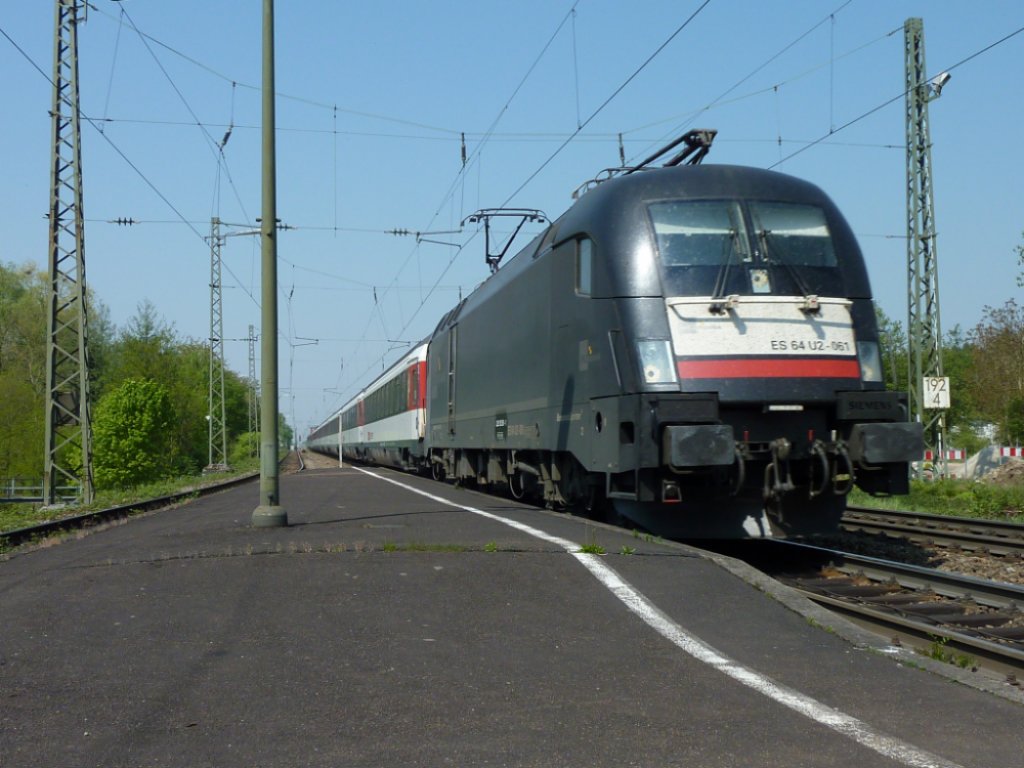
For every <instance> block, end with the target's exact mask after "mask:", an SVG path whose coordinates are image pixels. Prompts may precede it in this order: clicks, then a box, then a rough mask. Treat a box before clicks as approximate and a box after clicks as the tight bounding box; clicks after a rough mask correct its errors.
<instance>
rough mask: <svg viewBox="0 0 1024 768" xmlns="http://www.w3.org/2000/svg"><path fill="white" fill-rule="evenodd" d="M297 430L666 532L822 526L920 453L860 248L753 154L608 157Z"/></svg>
mask: <svg viewBox="0 0 1024 768" xmlns="http://www.w3.org/2000/svg"><path fill="white" fill-rule="evenodd" d="M497 259H498V257H494V258H492V257H491V255H490V253H489V249H488V261H489V262H490V263H491V264H492V267H494V268H493V271H492V274H491V275H490V277H489V278H487V279H486V280H484V281H483V282H482V283H481V284H480V285H479V286H478V287H477V288H476V289H475V290H474V291H473V292H472V293H470V294H469V295H468V296H466V297H465V298H464V299H463V300H462V301H460V302H459V303H458V304H457V305H456V306H454V307H452V308H451V310H450V311H448V312H447V313H446V314H445V315H444V316H443V317H442V318H441V319H440V321H439V322H438V323H437V326H436V328H435V329H434V331H433V332H432V333H431V334H430V336H429V337H428V338H426V339H424V340H423V341H422V342H420V343H418V344H416V345H414V346H413V348H411V349H410V351H409V352H408V353H407V354H406V355H404V356H403V357H402V358H401V359H400V360H399V361H398V362H397V363H395V364H394V365H393V366H391V367H390V368H389V369H388V370H386V371H385V372H383V373H382V374H381V376H379V377H378V378H377V379H376V380H375V381H374V382H373V383H372V384H370V385H369V386H368V387H366V388H365V389H364V390H363V391H361V392H359V393H358V394H357V395H356V396H355V397H353V398H352V399H351V400H350V401H349V402H347V403H345V404H344V405H343V406H342V407H341V408H340V409H339V410H338V411H337V412H336V413H334V414H332V415H331V417H330V418H328V419H327V420H326V421H325V422H324V423H323V424H321V425H320V426H319V427H318V428H316V429H315V430H314V431H313V432H312V433H311V435H310V437H309V439H308V441H307V444H308V446H309V447H310V448H311V449H313V450H317V451H322V452H325V453H330V454H332V455H335V456H339V455H340V456H344V457H346V458H348V459H350V460H357V461H364V462H372V463H376V464H381V465H387V466H391V467H396V468H399V469H403V470H408V471H416V472H422V473H429V474H430V475H432V476H433V477H434V478H435V479H438V480H442V479H444V480H448V481H453V482H456V483H458V484H460V485H464V486H475V487H479V488H481V489H484V490H489V491H497V492H502V493H506V494H508V495H511V496H512V497H513V498H516V499H528V500H531V499H532V500H534V501H536V502H538V503H543V504H544V505H546V506H548V507H550V508H554V509H572V510H578V511H580V512H581V513H582V514H588V515H593V516H596V517H603V518H605V519H610V520H613V521H617V522H625V523H628V524H630V525H633V526H636V527H639V528H642V529H644V530H647V531H651V532H654V533H657V534H659V535H664V536H672V537H676V538H748V537H768V536H785V537H793V536H804V535H809V534H816V533H827V532H833V531H835V530H837V529H838V526H839V520H840V517H841V515H842V513H843V511H844V509H845V506H846V497H847V494H848V493H849V492H850V490H851V489H853V488H854V487H859V488H860V489H862V490H864V491H866V492H868V493H870V494H872V495H882V496H884V495H892V494H902V493H906V492H907V491H908V483H909V480H908V477H909V464H910V462H912V461H917V460H919V459H920V458H921V456H922V453H923V436H922V427H921V424H920V423H916V422H913V421H911V420H910V419H909V417H908V410H907V396H906V394H905V393H900V392H895V391H890V390H888V389H887V388H886V385H885V382H884V380H883V371H882V362H881V354H880V346H879V336H878V329H877V324H876V316H875V308H874V303H873V301H872V295H871V289H870V284H869V280H868V275H867V270H866V267H865V263H864V258H863V255H862V253H861V251H860V248H859V246H858V244H857V241H856V239H855V237H854V235H853V233H852V231H851V229H850V227H849V225H848V223H847V222H846V220H845V219H844V218H843V216H842V214H841V213H840V211H839V210H838V208H837V207H836V206H835V204H834V203H833V202H832V201H831V200H830V199H829V197H828V196H827V195H826V194H825V193H824V192H823V191H822V190H821V189H819V188H818V187H817V186H815V185H813V184H811V183H809V182H807V181H804V180H801V179H798V178H795V177H792V176H789V175H785V174H782V173H778V172H774V171H768V170H764V169H758V168H751V167H743V166H732V165H718V164H714V165H708V164H682V163H676V164H666V165H664V166H660V167H643V168H632V169H627V170H626V171H620V172H615V173H608V174H606V176H605V178H604V179H603V180H601V182H600V183H598V182H597V181H596V180H595V182H593V183H591V184H589V185H585V187H583V188H582V190H581V193H580V194H578V196H577V197H576V200H575V202H574V203H573V204H572V206H571V207H569V209H568V210H567V211H566V212H565V213H564V214H562V215H561V216H560V217H558V218H557V219H556V220H554V221H551V222H550V223H548V225H547V226H546V228H545V229H544V230H543V231H542V232H540V233H539V234H538V235H537V236H536V237H534V238H533V239H532V241H531V242H530V243H529V244H528V245H526V247H524V248H522V249H521V250H520V251H519V252H518V253H517V254H515V255H514V256H513V257H512V258H510V259H509V260H508V261H507V263H505V264H503V265H501V266H500V268H497V267H498V265H497V263H496V262H497Z"/></svg>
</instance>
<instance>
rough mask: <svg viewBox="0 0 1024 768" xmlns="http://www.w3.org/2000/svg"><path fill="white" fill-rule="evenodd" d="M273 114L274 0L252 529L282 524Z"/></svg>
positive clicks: (267, 71) (268, 55)
mask: <svg viewBox="0 0 1024 768" xmlns="http://www.w3.org/2000/svg"><path fill="white" fill-rule="evenodd" d="M274 130H275V115H274V0H263V217H262V220H261V222H260V244H261V255H262V288H261V315H262V317H261V323H262V326H263V327H262V330H261V332H260V333H261V335H262V338H261V339H260V353H261V355H262V357H261V360H260V379H261V384H260V389H261V390H262V392H263V412H262V413H261V414H260V453H261V456H260V504H259V506H258V507H256V509H255V510H253V513H252V524H253V526H254V527H257V528H276V527H280V526H285V525H288V512H287V511H286V510H285V508H284V507H282V506H281V497H280V492H279V486H278V480H279V477H278V463H277V448H278V440H277V419H278V416H277V414H278V410H277V400H278V398H277V166H276V157H275V154H276V152H275V150H276V147H275V141H274V138H275V137H274Z"/></svg>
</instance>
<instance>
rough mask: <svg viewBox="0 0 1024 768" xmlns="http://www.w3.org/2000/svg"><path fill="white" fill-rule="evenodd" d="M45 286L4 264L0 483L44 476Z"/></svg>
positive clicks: (0, 284) (0, 278)
mask: <svg viewBox="0 0 1024 768" xmlns="http://www.w3.org/2000/svg"><path fill="white" fill-rule="evenodd" d="M46 386H47V384H46V281H45V278H44V276H43V275H42V273H40V272H39V271H38V270H36V269H35V267H33V266H30V265H29V266H24V267H15V266H14V265H12V264H9V265H2V264H0V477H14V476H19V477H31V478H38V477H40V476H42V474H43V440H44V429H43V427H44V423H45V414H44V408H45V402H46Z"/></svg>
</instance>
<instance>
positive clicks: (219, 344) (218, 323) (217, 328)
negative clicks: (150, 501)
mask: <svg viewBox="0 0 1024 768" xmlns="http://www.w3.org/2000/svg"><path fill="white" fill-rule="evenodd" d="M220 225H221V221H220V219H219V218H217V217H216V216H214V217H213V218H212V219H211V220H210V398H209V410H208V411H207V415H206V418H207V419H208V420H209V438H210V441H209V442H210V450H209V464H208V465H207V467H206V471H207V472H223V471H225V470H227V468H228V443H227V441H228V437H227V427H226V423H227V418H226V413H225V407H224V304H223V292H222V290H221V289H222V283H221V248H222V246H223V245H224V237H223V236H222V235H221V232H220Z"/></svg>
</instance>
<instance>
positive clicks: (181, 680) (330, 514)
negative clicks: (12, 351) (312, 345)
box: [0, 468, 1024, 768]
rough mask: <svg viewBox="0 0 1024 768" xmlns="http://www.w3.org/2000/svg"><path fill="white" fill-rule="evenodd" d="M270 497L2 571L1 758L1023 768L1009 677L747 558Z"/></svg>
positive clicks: (512, 514) (394, 504)
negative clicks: (278, 502) (964, 669)
mask: <svg viewBox="0 0 1024 768" xmlns="http://www.w3.org/2000/svg"><path fill="white" fill-rule="evenodd" d="M374 475H376V476H374ZM380 476H385V477H388V478H391V479H392V480H395V481H398V482H400V483H402V484H404V486H407V487H403V486H399V485H395V484H393V483H392V482H387V481H385V480H383V479H380ZM414 489H421V490H422V491H425V492H426V493H429V494H432V497H428V496H423V495H419V494H417V493H416V492H414ZM281 499H282V505H283V506H284V507H285V508H286V510H287V512H288V517H289V523H290V525H289V526H288V527H286V528H277V529H253V528H252V527H250V524H249V523H250V519H251V514H252V511H253V509H254V507H255V506H256V504H257V503H258V485H257V483H255V482H253V483H249V484H246V485H244V486H240V487H237V488H235V489H233V490H229V491H225V492H222V493H219V494H216V495H213V496H209V497H206V498H203V499H200V500H196V501H193V502H191V503H188V504H185V505H182V506H180V507H178V508H175V509H170V510H165V511H161V512H157V513H152V514H149V515H146V516H143V517H140V518H136V519H133V520H131V521H130V522H128V523H126V524H123V525H118V526H113V527H110V528H108V529H106V530H102V531H98V532H94V533H91V534H90V535H87V536H83V537H81V538H75V539H71V540H68V541H65V542H63V543H60V544H57V545H55V546H50V547H45V548H38V549H34V550H31V551H15V552H13V553H10V554H9V555H7V556H5V557H4V558H3V560H2V561H0V617H2V625H0V626H2V628H0V766H4V768H16V767H18V766H103V767H104V768H108V767H110V766H189V767H190V768H191V767H195V766H587V767H590V766H609V767H612V766H614V767H615V768H621V767H622V766H702V767H709V766H711V767H716V766H722V767H725V766H729V767H732V766H787V767H799V766H843V767H844V768H850V767H855V768H859V767H864V768H868V767H871V768H875V767H877V768H882V767H883V766H906V765H914V766H926V765H928V766H940V767H944V766H957V765H960V766H972V767H977V768H994V767H999V768H1010V767H1012V766H1024V727H1022V725H1024V704H1022V699H1021V697H1020V695H1019V693H1018V692H1016V691H1015V690H1014V689H1012V688H1009V687H1008V686H1007V687H1006V690H1001V689H1000V686H999V685H998V684H994V685H992V686H991V687H992V690H984V689H983V687H982V688H978V687H975V686H974V685H971V684H965V683H964V682H962V681H961V682H958V681H957V679H956V677H957V676H958V675H960V676H965V677H966V678H970V673H961V672H955V671H950V672H949V673H948V674H947V673H946V672H945V670H944V671H943V672H942V673H940V672H937V671H936V669H937V667H938V665H936V664H933V663H931V662H925V661H920V662H918V661H916V660H915V657H913V656H912V655H911V654H909V653H908V652H905V651H904V652H898V651H896V650H895V649H891V648H887V647H886V645H885V642H884V640H882V639H878V638H874V636H870V635H867V634H865V633H862V632H859V631H858V630H856V629H853V628H852V627H851V626H850V625H847V624H846V623H845V622H843V621H842V620H841V619H838V618H834V617H831V616H830V615H829V614H827V613H824V612H822V611H820V610H818V609H816V608H814V607H813V606H811V605H810V604H809V603H806V602H805V601H803V600H802V599H800V598H797V597H795V596H794V595H793V594H792V593H790V592H789V591H788V590H787V589H786V588H785V587H782V586H780V585H777V584H775V583H774V582H771V581H770V580H768V579H765V578H764V577H760V576H759V575H758V574H756V573H755V572H753V571H751V570H749V569H747V568H745V567H744V566H741V565H738V564H735V563H731V562H729V561H725V560H723V559H721V558H718V559H715V558H709V557H706V556H704V555H702V554H701V553H700V552H698V551H696V550H693V549H688V548H686V547H684V546H680V545H675V544H666V543H661V542H658V541H656V540H648V538H645V537H642V536H640V537H637V536H634V535H632V534H630V533H629V532H626V531H621V530H618V529H612V528H609V527H606V526H602V525H597V524H593V523H588V522H587V521H584V520H581V519H577V518H572V517H569V516H566V515H562V514H557V513H553V512H546V511H543V510H538V509H533V508H530V507H525V506H522V505H518V504H515V503H513V502H510V501H508V500H507V499H501V498H498V497H491V496H486V495H483V494H479V493H475V492H471V491H467V490H460V489H456V488H453V487H451V486H445V485H441V484H437V483H433V482H430V481H427V480H424V479H420V478H416V477H411V476H408V475H402V474H399V473H395V472H389V471H383V470H374V471H373V474H367V473H364V472H362V471H360V470H358V469H353V468H344V469H337V468H335V469H321V470H308V471H306V472H304V473H300V474H293V475H283V476H282V478H281ZM505 521H511V523H512V525H517V526H519V527H512V525H510V524H509V523H508V522H505ZM566 542H569V545H568V546H567V545H566ZM583 545H589V547H588V548H592V549H596V548H598V547H600V548H603V549H604V550H605V551H606V552H607V554H605V555H600V554H579V553H576V550H578V548H579V547H580V546H583ZM916 658H920V657H916ZM951 669H952V668H950V670H951ZM977 678H978V675H974V678H973V679H971V680H970V681H971V682H973V681H975V680H977Z"/></svg>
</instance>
